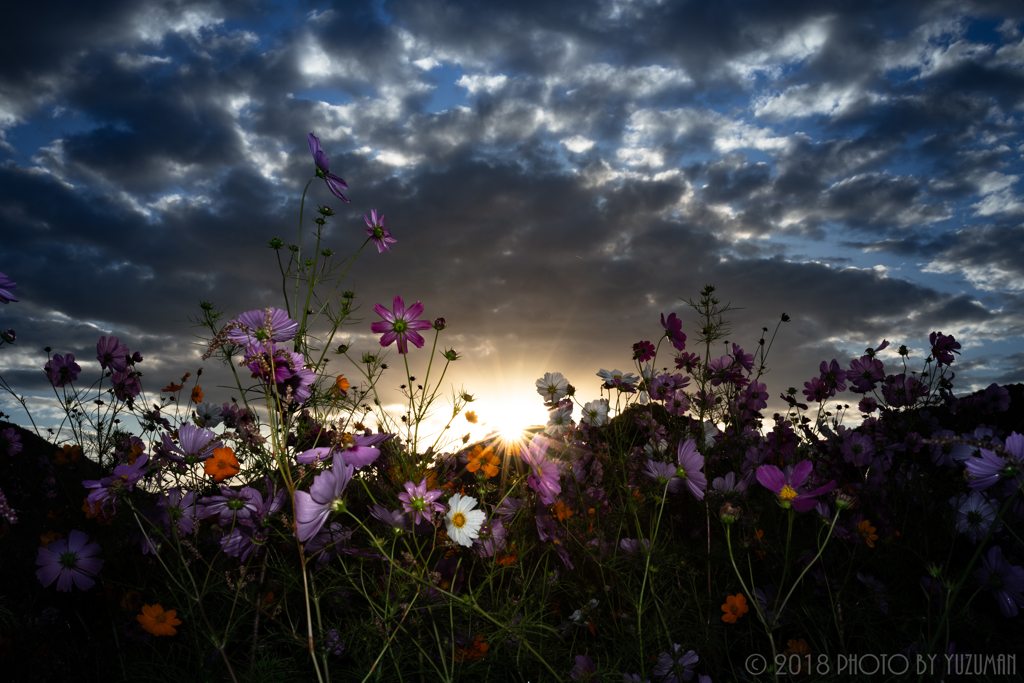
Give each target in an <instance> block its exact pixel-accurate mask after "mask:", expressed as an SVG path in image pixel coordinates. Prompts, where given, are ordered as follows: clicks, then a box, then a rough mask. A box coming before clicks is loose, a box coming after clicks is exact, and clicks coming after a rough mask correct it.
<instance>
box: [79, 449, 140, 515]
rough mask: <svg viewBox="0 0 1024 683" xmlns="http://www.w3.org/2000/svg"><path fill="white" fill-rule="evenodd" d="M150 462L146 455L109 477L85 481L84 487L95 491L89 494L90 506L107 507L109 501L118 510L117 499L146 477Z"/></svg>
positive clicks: (120, 468)
mask: <svg viewBox="0 0 1024 683" xmlns="http://www.w3.org/2000/svg"><path fill="white" fill-rule="evenodd" d="M148 461H149V455H148V454H145V453H144V454H142V455H140V456H139V457H138V458H136V459H135V464H134V465H128V464H123V465H118V466H117V467H115V468H114V472H113V474H111V475H110V476H109V477H103V478H102V479H99V480H96V479H93V480H89V481H83V482H82V486H84V487H85V488H87V489H93V491H92V493H90V494H89V498H88V502H89V505H95V504H96V503H101V504H103V505H106V504H107V501H108V500H109V501H112V503H111V505H112V506H113V507H114V509H115V510H116V502H117V497H118V496H119V495H120V494H121V493H122V492H123V491H131V490H132V489H134V488H135V484H136V483H137V482H138V481H139V479H142V477H144V476H146V463H147V462H148Z"/></svg>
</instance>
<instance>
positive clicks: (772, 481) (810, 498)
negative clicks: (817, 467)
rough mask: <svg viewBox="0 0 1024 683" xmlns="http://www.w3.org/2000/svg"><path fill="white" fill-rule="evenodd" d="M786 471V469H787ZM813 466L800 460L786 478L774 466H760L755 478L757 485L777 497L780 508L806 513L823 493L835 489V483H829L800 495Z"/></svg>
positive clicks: (808, 461)
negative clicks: (789, 508) (790, 508)
mask: <svg viewBox="0 0 1024 683" xmlns="http://www.w3.org/2000/svg"><path fill="white" fill-rule="evenodd" d="M787 469H788V468H787ZM813 469H814V465H813V464H812V463H811V461H810V460H801V461H800V462H799V463H797V465H796V467H794V468H793V471H792V473H791V474H790V475H789V476H787V475H786V474H784V473H783V472H782V470H780V469H779V468H778V467H776V466H775V465H761V466H760V467H758V468H757V471H756V476H757V481H758V483H760V484H761V486H763V487H765V488H766V489H768V490H769V491H772V492H774V493H775V495H777V496H778V497H779V503H780V504H781V505H782V507H785V508H788V507H790V506H792V508H793V509H794V510H796V511H797V512H807V511H808V510H812V509H814V506H815V505H817V502H816V501H815V500H814V498H817V497H818V496H820V495H821V494H823V493H828V492H829V491H831V490H832V489H834V488H835V487H836V482H835V481H830V482H829V483H827V484H825V485H824V486H820V487H818V488H816V489H814V490H813V491H809V492H805V493H802V492H801V491H802V489H801V487H802V486H803V484H804V482H806V481H807V478H808V477H810V476H811V470H813Z"/></svg>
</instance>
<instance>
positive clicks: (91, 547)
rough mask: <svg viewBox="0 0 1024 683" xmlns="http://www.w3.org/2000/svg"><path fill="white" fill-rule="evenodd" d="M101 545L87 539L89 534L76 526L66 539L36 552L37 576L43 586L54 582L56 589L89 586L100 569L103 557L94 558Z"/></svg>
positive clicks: (68, 589) (67, 589) (82, 588)
mask: <svg viewBox="0 0 1024 683" xmlns="http://www.w3.org/2000/svg"><path fill="white" fill-rule="evenodd" d="M99 552H100V547H99V545H97V544H96V543H90V542H89V536H88V535H87V534H85V533H84V532H82V531H79V530H78V529H75V530H73V531H72V532H71V534H70V535H69V536H68V538H62V539H60V540H57V541H54V542H52V543H50V544H49V545H48V546H46V547H45V548H40V549H39V553H38V554H37V555H36V565H37V566H38V567H39V569H37V570H36V576H37V577H38V578H39V582H40V583H41V584H43V586H49V585H50V584H52V583H53V582H54V581H56V582H57V590H59V591H65V592H66V591H70V590H71V586H72V584H74V586H75V587H77V588H78V589H80V590H85V589H87V588H92V586H93V584H94V583H95V581H93V577H94V576H95V575H96V574H98V573H99V571H100V569H102V568H103V560H101V559H99V558H98V557H96V555H97V554H98V553H99Z"/></svg>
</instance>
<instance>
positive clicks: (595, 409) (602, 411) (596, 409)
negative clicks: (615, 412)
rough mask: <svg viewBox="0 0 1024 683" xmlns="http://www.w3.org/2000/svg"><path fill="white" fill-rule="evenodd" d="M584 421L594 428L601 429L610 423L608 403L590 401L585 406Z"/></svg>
mask: <svg viewBox="0 0 1024 683" xmlns="http://www.w3.org/2000/svg"><path fill="white" fill-rule="evenodd" d="M582 412H583V417H582V420H583V421H584V422H586V423H587V424H588V425H590V426H592V427H600V426H601V425H603V424H605V423H606V422H608V402H607V401H603V400H597V401H590V402H589V403H587V404H585V405H584V406H583V411H582Z"/></svg>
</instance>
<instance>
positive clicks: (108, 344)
mask: <svg viewBox="0 0 1024 683" xmlns="http://www.w3.org/2000/svg"><path fill="white" fill-rule="evenodd" d="M96 360H98V361H99V362H100V367H101V368H103V369H104V370H106V369H107V368H110V369H111V370H113V371H114V372H124V369H125V368H126V367H128V347H127V346H125V345H124V344H121V343H120V342H118V341H117V337H110V338H109V339H108V338H107V337H100V340H99V342H97V343H96Z"/></svg>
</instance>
